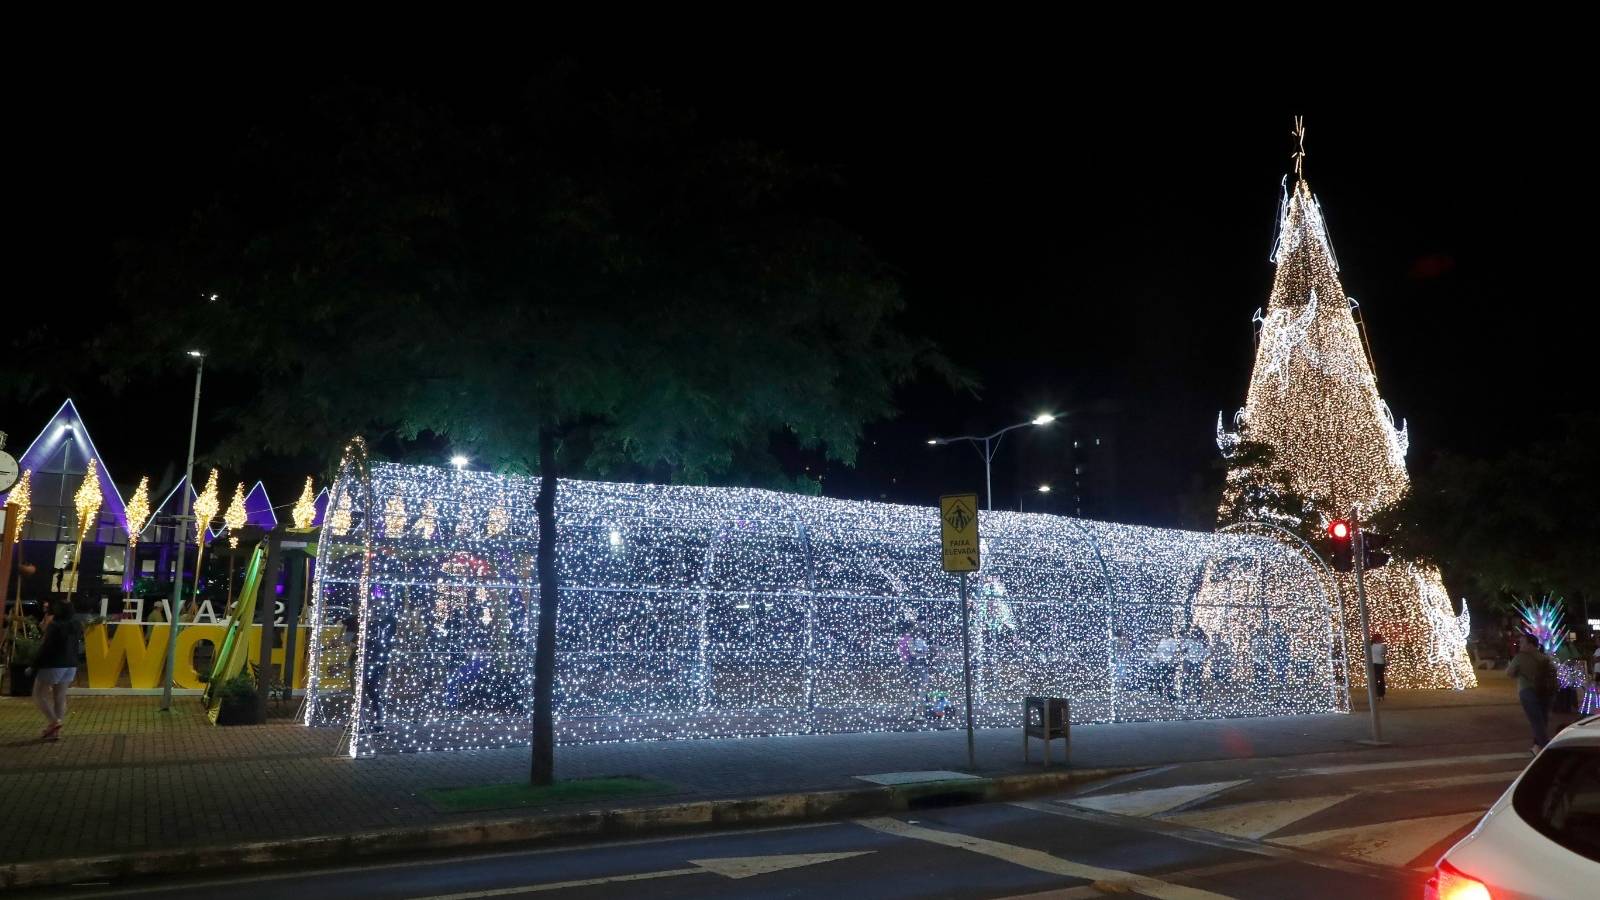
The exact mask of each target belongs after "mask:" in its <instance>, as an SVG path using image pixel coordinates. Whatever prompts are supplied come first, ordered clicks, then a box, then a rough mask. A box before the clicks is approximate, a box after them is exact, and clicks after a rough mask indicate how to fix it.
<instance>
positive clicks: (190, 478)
mask: <svg viewBox="0 0 1600 900" xmlns="http://www.w3.org/2000/svg"><path fill="white" fill-rule="evenodd" d="M189 355H190V356H192V357H194V362H195V366H194V411H193V412H192V413H190V415H189V459H188V462H187V463H185V464H184V467H183V488H184V489H183V491H182V492H181V493H182V494H183V499H182V500H181V501H180V502H179V506H178V509H179V513H178V528H177V532H178V569H177V571H175V572H173V573H172V600H171V601H170V602H169V603H168V606H167V664H166V674H165V675H164V676H163V678H162V680H161V710H162V712H166V711H167V710H170V709H172V670H173V663H175V662H176V661H177V659H176V657H177V655H178V614H179V612H181V611H182V610H183V551H184V549H185V548H186V547H187V546H188V545H189V532H188V524H189V519H190V515H189V512H190V509H189V498H190V496H191V495H192V492H193V491H194V433H195V430H196V429H197V428H199V427H200V376H201V375H202V374H204V372H205V369H206V355H205V354H204V353H201V352H200V351H199V350H190V351H189ZM199 587H200V585H199V584H196V585H195V589H196V590H198V589H199Z"/></svg>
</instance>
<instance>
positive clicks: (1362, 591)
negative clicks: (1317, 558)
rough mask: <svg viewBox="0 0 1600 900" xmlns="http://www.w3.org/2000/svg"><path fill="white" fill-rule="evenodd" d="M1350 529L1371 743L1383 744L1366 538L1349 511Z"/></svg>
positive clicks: (1356, 516) (1353, 515)
mask: <svg viewBox="0 0 1600 900" xmlns="http://www.w3.org/2000/svg"><path fill="white" fill-rule="evenodd" d="M1350 527H1351V528H1353V529H1355V543H1356V546H1355V553H1354V554H1353V556H1354V557H1355V564H1356V606H1357V607H1358V608H1359V609H1360V610H1361V652H1362V655H1363V658H1365V659H1366V661H1367V709H1368V710H1370V711H1371V713H1372V743H1374V744H1381V743H1383V727H1382V725H1381V724H1380V723H1379V721H1378V688H1377V685H1375V684H1374V683H1373V681H1374V679H1373V675H1374V674H1375V672H1376V671H1377V670H1376V669H1374V668H1373V666H1372V630H1371V629H1370V628H1369V627H1368V625H1367V579H1366V576H1365V568H1366V567H1365V566H1364V565H1363V563H1365V562H1366V556H1367V537H1366V534H1365V533H1364V532H1362V530H1361V520H1360V518H1359V517H1358V513H1357V512H1356V510H1353V509H1352V510H1351V511H1350Z"/></svg>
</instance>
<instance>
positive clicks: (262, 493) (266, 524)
mask: <svg viewBox="0 0 1600 900" xmlns="http://www.w3.org/2000/svg"><path fill="white" fill-rule="evenodd" d="M244 514H245V519H244V520H245V523H246V524H249V525H259V526H260V527H262V528H265V529H267V530H268V531H271V530H272V529H274V528H276V527H278V514H277V512H275V511H274V510H273V509H272V498H270V497H268V496H267V486H266V485H264V484H262V483H261V482H259V481H257V482H256V486H255V487H253V488H251V489H250V493H248V494H246V495H245V497H244Z"/></svg>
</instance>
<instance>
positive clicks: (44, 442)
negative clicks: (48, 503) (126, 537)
mask: <svg viewBox="0 0 1600 900" xmlns="http://www.w3.org/2000/svg"><path fill="white" fill-rule="evenodd" d="M68 434H71V435H72V436H73V439H74V440H75V441H82V442H83V444H84V445H85V446H87V447H88V448H89V455H88V457H86V458H85V459H84V460H82V462H83V463H87V462H88V460H89V459H91V458H92V459H94V460H95V465H96V466H98V467H99V469H100V499H101V502H102V504H103V506H102V507H101V508H102V510H103V511H105V512H109V513H111V515H112V516H114V517H115V521H116V524H117V525H120V526H121V527H122V530H123V531H127V529H128V508H127V505H126V504H125V503H123V500H122V493H121V492H120V491H118V490H117V485H116V481H115V480H114V479H113V478H112V477H111V472H110V470H108V469H107V468H106V461H105V458H104V457H102V456H101V455H100V450H99V448H97V447H95V445H94V438H91V437H90V436H89V429H88V428H87V427H86V426H85V425H84V423H83V416H82V415H81V414H79V412H78V407H77V406H76V405H75V404H74V403H73V402H72V398H70V397H69V398H67V400H66V402H64V403H62V404H61V407H60V408H59V409H57V410H56V412H55V415H53V416H51V417H50V421H49V422H47V423H45V426H44V428H43V429H41V430H40V431H39V434H38V435H37V436H36V437H34V439H33V443H31V444H29V445H28V449H26V450H24V451H22V455H21V456H20V457H18V458H17V467H18V468H20V469H22V470H23V471H35V472H38V471H44V470H45V468H46V467H47V466H48V465H49V463H50V462H51V461H53V460H54V459H55V458H56V454H57V453H59V452H60V451H61V445H62V441H63V440H64V439H65V438H66V436H67V435H68Z"/></svg>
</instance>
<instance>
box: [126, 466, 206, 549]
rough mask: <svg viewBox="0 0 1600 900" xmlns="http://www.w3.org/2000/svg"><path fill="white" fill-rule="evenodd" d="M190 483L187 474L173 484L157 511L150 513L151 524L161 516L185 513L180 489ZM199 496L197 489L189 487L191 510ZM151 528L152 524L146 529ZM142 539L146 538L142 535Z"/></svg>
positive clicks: (167, 516) (166, 516)
mask: <svg viewBox="0 0 1600 900" xmlns="http://www.w3.org/2000/svg"><path fill="white" fill-rule="evenodd" d="M188 484H189V476H187V475H185V476H184V477H182V478H179V479H178V483H177V484H175V485H173V486H172V490H170V491H167V496H166V497H163V498H162V500H161V502H160V503H159V504H157V505H156V509H155V512H153V513H151V514H150V525H151V526H153V525H154V524H155V522H156V520H157V519H159V518H171V517H173V516H179V515H182V514H183V498H182V497H179V496H178V491H179V490H181V489H182V488H184V487H187V486H188ZM199 498H200V495H199V494H198V493H196V492H195V489H194V488H192V487H191V488H189V508H190V509H191V510H192V509H194V502H195V501H196V500H198V499H199ZM149 529H150V526H146V528H145V530H146V531H148V530H149ZM140 540H144V538H143V537H142V536H141V537H140Z"/></svg>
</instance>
